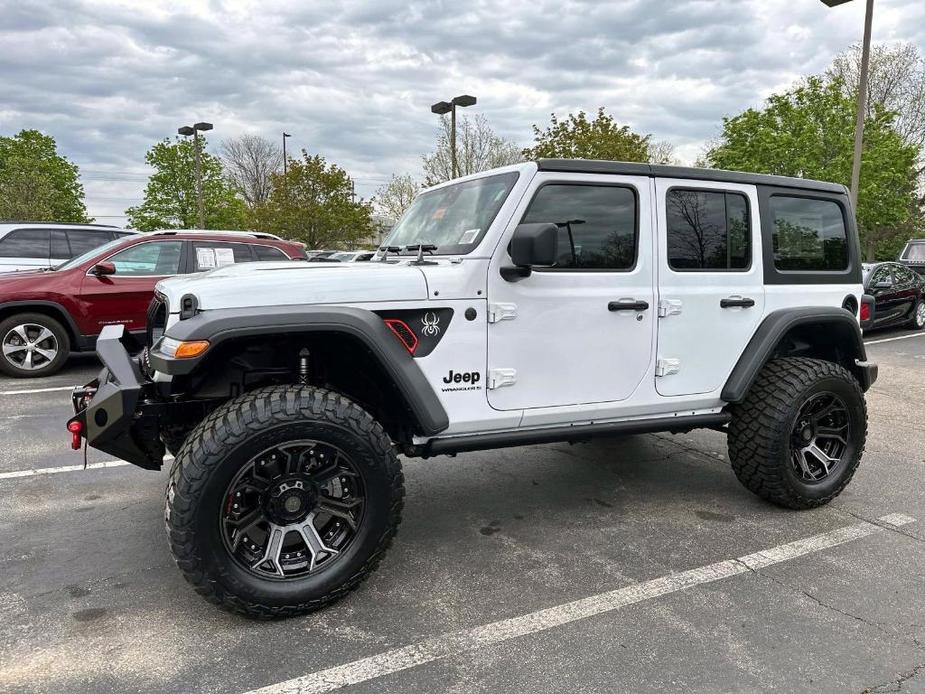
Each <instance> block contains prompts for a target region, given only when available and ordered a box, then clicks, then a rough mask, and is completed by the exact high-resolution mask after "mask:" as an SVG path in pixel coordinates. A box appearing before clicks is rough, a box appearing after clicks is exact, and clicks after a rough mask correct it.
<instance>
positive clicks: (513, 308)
mask: <svg viewBox="0 0 925 694" xmlns="http://www.w3.org/2000/svg"><path fill="white" fill-rule="evenodd" d="M516 317H517V304H488V322H489V323H497V322H498V321H502V320H510V319H513V318H516Z"/></svg>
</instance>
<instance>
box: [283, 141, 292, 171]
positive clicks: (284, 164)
mask: <svg viewBox="0 0 925 694" xmlns="http://www.w3.org/2000/svg"><path fill="white" fill-rule="evenodd" d="M289 137H292V135H290V134H289V133H287V132H286V131H283V176H285V175H286V172H287V171H288V168H287V162H286V138H289Z"/></svg>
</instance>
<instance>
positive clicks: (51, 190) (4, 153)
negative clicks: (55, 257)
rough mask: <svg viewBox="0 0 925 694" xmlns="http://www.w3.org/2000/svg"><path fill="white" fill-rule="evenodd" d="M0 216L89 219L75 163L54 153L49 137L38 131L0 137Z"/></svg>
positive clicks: (47, 219)
mask: <svg viewBox="0 0 925 694" xmlns="http://www.w3.org/2000/svg"><path fill="white" fill-rule="evenodd" d="M0 218H6V219H23V220H32V221H54V222H86V221H89V220H88V219H87V208H86V206H85V205H84V189H83V186H82V185H81V184H80V178H79V172H78V170H77V165H76V164H74V163H73V162H71V161H69V160H68V159H67V158H66V157H63V156H61V155H60V154H58V151H57V146H56V144H55V140H54V138H53V137H50V136H48V135H43V134H42V133H40V132H39V131H38V130H21V131H20V132H19V133H18V134H16V135H15V136H13V137H0Z"/></svg>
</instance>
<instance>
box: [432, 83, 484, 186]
mask: <svg viewBox="0 0 925 694" xmlns="http://www.w3.org/2000/svg"><path fill="white" fill-rule="evenodd" d="M475 103H476V98H475V97H474V96H470V95H469V94H461V95H460V96H457V97H454V98H453V100H452V101H438V102H437V103H435V104H434V105H433V106H431V107H430V112H431V113H436V114H437V115H440V116H443V115H446V114H447V113H449V114H450V175H451V177H452V178H456V177H457V176H459V166H458V165H457V163H456V160H457V157H456V107H457V106H460V107H466V106H473V105H475Z"/></svg>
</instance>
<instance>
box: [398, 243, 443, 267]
mask: <svg viewBox="0 0 925 694" xmlns="http://www.w3.org/2000/svg"><path fill="white" fill-rule="evenodd" d="M405 250H406V251H417V252H418V257H417V259H415V260H414V261H413V262H412V265H436V264H437V261H435V260H424V254H425V253H430V254H431V255H433V252H434V251H435V250H437V247H436V246H435V245H434V244H432V243H412V244H410V245H408V246H405Z"/></svg>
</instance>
